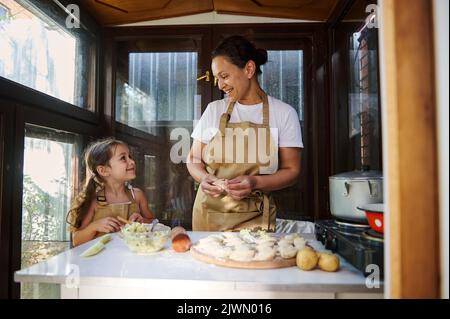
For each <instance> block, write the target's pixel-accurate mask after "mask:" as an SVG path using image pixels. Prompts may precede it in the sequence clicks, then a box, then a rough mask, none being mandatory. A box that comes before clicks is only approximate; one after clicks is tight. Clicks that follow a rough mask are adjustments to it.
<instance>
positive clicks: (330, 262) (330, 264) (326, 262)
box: [319, 253, 340, 272]
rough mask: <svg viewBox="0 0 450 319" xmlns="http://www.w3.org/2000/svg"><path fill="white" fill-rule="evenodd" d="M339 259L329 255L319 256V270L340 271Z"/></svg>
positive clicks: (321, 254)
mask: <svg viewBox="0 0 450 319" xmlns="http://www.w3.org/2000/svg"><path fill="white" fill-rule="evenodd" d="M339 266H340V263H339V257H338V256H336V255H333V254H329V253H320V254H319V268H320V269H322V270H324V271H331V272H334V271H337V270H338V269H339Z"/></svg>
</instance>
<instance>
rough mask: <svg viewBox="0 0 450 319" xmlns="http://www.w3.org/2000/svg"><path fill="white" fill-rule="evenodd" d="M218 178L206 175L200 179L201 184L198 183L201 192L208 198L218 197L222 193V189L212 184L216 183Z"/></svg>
mask: <svg viewBox="0 0 450 319" xmlns="http://www.w3.org/2000/svg"><path fill="white" fill-rule="evenodd" d="M217 180H218V178H217V177H215V176H214V175H211V174H206V175H204V176H203V178H202V182H201V183H200V187H201V188H202V191H203V192H204V193H205V194H206V195H209V196H212V197H219V196H220V195H221V194H222V193H223V192H224V189H223V188H222V187H220V186H216V185H214V184H213V183H214V182H215V181H217Z"/></svg>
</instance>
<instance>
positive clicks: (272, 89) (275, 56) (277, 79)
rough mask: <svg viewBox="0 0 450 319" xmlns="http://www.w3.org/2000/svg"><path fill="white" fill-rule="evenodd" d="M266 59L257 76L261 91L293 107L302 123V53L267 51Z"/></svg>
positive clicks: (297, 51) (298, 51) (299, 51)
mask: <svg viewBox="0 0 450 319" xmlns="http://www.w3.org/2000/svg"><path fill="white" fill-rule="evenodd" d="M267 58H268V59H267V63H266V64H265V65H263V66H261V71H262V74H261V75H260V76H259V83H260V84H261V87H262V89H263V90H264V91H265V92H266V93H267V94H268V95H270V96H273V97H275V98H277V99H279V100H281V101H283V102H285V103H287V104H289V105H291V106H293V107H294V108H295V109H296V111H297V113H298V115H299V118H300V121H301V122H303V120H304V116H303V113H304V109H303V98H304V96H303V51H301V50H277V51H275V50H268V51H267Z"/></svg>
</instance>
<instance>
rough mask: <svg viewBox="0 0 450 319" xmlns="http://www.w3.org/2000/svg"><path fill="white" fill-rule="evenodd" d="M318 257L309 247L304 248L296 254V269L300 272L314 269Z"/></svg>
mask: <svg viewBox="0 0 450 319" xmlns="http://www.w3.org/2000/svg"><path fill="white" fill-rule="evenodd" d="M318 261H319V256H318V255H317V253H316V252H315V251H314V249H312V248H310V247H305V248H303V249H302V250H300V251H299V252H298V253H297V267H298V268H300V269H302V270H312V269H314V268H316V266H317V262H318Z"/></svg>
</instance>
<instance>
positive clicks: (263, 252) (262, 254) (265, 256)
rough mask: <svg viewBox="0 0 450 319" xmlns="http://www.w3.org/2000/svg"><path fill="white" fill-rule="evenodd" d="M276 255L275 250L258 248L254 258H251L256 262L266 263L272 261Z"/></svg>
mask: <svg viewBox="0 0 450 319" xmlns="http://www.w3.org/2000/svg"><path fill="white" fill-rule="evenodd" d="M275 255H276V249H273V248H272V247H262V248H258V251H257V252H256V254H255V257H254V258H253V259H254V260H256V261H268V260H273V259H274V258H275Z"/></svg>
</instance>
